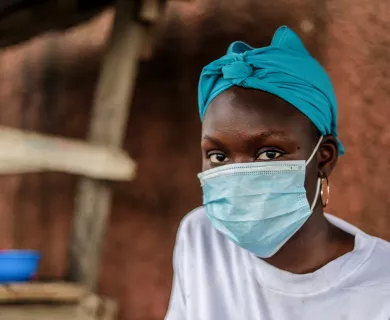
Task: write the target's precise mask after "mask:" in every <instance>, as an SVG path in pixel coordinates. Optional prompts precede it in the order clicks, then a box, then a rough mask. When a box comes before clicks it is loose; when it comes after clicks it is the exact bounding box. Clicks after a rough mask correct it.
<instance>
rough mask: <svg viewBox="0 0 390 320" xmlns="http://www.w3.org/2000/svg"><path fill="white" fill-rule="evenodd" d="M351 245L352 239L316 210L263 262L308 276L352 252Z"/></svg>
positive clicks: (352, 245)
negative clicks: (307, 274)
mask: <svg viewBox="0 0 390 320" xmlns="http://www.w3.org/2000/svg"><path fill="white" fill-rule="evenodd" d="M354 242H355V240H354V236H352V235H351V234H349V233H347V232H345V231H343V230H341V229H339V228H337V227H335V226H334V225H332V224H331V223H330V222H329V221H328V220H327V219H326V218H325V216H324V215H323V212H322V208H321V207H317V208H316V209H315V211H314V212H313V214H312V215H311V217H310V218H309V220H308V221H307V222H306V223H305V224H304V225H303V226H302V228H301V229H300V230H299V231H298V232H297V233H296V234H295V235H294V236H293V237H292V238H291V239H290V240H289V241H288V242H287V243H286V244H285V245H284V246H283V247H282V248H281V249H280V250H279V251H278V252H277V253H276V254H275V255H274V256H272V257H270V258H267V259H264V260H265V261H266V262H268V263H269V264H271V265H273V266H275V267H277V268H278V269H282V270H285V271H288V272H291V273H296V274H305V273H311V272H314V271H316V270H318V269H320V268H322V267H323V266H324V265H326V264H327V263H329V262H330V261H332V260H335V259H337V258H338V257H340V256H342V255H344V254H346V253H347V252H350V251H352V250H353V247H354Z"/></svg>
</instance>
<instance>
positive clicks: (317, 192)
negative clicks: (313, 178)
mask: <svg viewBox="0 0 390 320" xmlns="http://www.w3.org/2000/svg"><path fill="white" fill-rule="evenodd" d="M320 189H321V178H318V180H317V189H316V195H315V197H314V200H313V203H312V204H311V207H310V211H311V213H313V209H314V207H315V206H316V203H317V201H318V196H319V195H320Z"/></svg>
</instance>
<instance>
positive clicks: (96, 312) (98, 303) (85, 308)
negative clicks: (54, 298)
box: [0, 295, 118, 320]
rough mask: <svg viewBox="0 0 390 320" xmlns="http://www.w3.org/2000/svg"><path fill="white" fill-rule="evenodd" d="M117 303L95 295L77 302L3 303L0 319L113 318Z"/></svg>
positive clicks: (82, 319) (64, 319)
mask: <svg viewBox="0 0 390 320" xmlns="http://www.w3.org/2000/svg"><path fill="white" fill-rule="evenodd" d="M117 317H118V307H117V304H116V303H115V302H114V301H112V300H110V299H105V298H101V297H98V296H95V295H90V296H87V297H85V298H84V299H83V300H81V302H80V303H79V304H71V305H69V304H53V303H51V304H17V305H12V304H8V305H7V304H3V305H0V319H1V320H3V319H4V320H37V319H39V320H53V319H55V320H115V319H117Z"/></svg>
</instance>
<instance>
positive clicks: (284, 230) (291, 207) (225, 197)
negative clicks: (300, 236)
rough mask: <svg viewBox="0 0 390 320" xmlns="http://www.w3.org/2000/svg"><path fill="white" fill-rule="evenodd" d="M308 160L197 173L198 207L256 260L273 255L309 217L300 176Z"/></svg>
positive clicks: (310, 207)
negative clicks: (200, 190) (200, 203)
mask: <svg viewBox="0 0 390 320" xmlns="http://www.w3.org/2000/svg"><path fill="white" fill-rule="evenodd" d="M321 141H322V137H321V138H320V140H319V141H318V143H317V145H316V147H315V149H314V151H313V153H312V155H311V156H310V158H309V159H308V160H307V161H305V160H298V161H267V162H251V163H239V164H231V165H224V166H221V167H218V168H213V169H209V170H206V171H204V172H202V173H199V174H198V177H199V179H200V181H201V185H202V188H203V204H204V206H205V208H206V213H207V216H208V218H209V219H210V221H211V223H212V225H213V226H214V227H215V228H216V229H218V230H219V231H220V232H222V233H223V234H225V235H226V236H227V237H228V238H230V239H231V240H232V241H233V242H235V243H236V244H237V245H239V246H240V247H242V248H244V249H246V250H249V251H251V252H252V253H254V254H255V255H256V256H258V257H261V258H269V257H271V256H273V255H274V254H275V253H276V252H277V251H278V250H279V249H280V248H281V247H282V246H283V245H284V244H285V243H286V242H287V241H288V240H289V239H290V238H291V237H292V236H293V235H294V234H295V233H296V232H297V231H298V230H299V229H300V228H301V227H302V225H303V224H304V223H305V222H306V221H307V219H308V218H309V217H310V215H311V213H312V212H313V209H314V207H315V204H316V203H317V200H318V196H319V193H320V186H321V179H318V183H317V191H316V194H315V197H314V201H313V203H312V205H311V206H310V205H309V202H308V200H307V197H306V189H305V173H306V166H307V164H308V163H309V162H310V161H311V160H312V159H313V157H314V156H315V154H316V152H317V150H318V148H319V146H320V143H321Z"/></svg>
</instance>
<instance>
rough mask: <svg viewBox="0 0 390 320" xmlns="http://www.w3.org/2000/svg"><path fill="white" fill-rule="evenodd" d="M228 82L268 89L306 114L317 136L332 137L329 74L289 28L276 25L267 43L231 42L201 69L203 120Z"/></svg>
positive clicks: (334, 128)
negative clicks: (257, 46)
mask: <svg viewBox="0 0 390 320" xmlns="http://www.w3.org/2000/svg"><path fill="white" fill-rule="evenodd" d="M233 86H240V87H243V88H252V89H259V90H263V91H267V92H269V93H272V94H274V95H276V96H278V97H280V98H282V99H284V100H285V101H287V102H289V103H290V104H291V105H293V106H295V107H296V108H297V109H298V110H300V111H301V112H302V113H303V114H305V115H306V116H307V117H308V118H309V119H310V120H311V121H312V122H313V123H314V125H315V126H316V127H317V128H318V130H319V131H320V133H321V134H322V135H324V136H326V135H329V134H331V135H333V136H335V137H336V138H337V101H336V97H335V93H334V90H333V86H332V83H331V81H330V79H329V76H328V74H327V73H326V71H325V70H324V68H323V67H322V66H321V65H320V64H319V63H318V62H317V61H316V60H315V59H314V58H313V57H312V56H311V55H310V54H309V52H308V51H307V50H306V49H305V47H304V45H303V43H302V41H301V40H300V39H299V37H298V36H297V34H296V33H294V32H293V31H292V30H291V29H289V28H288V27H286V26H283V27H280V28H279V29H278V30H277V31H276V32H275V34H274V37H273V39H272V42H271V45H270V46H267V47H263V48H257V49H256V48H252V47H251V46H249V45H247V44H246V43H244V42H240V41H238V42H233V43H232V44H231V45H230V46H229V49H228V51H227V54H226V55H225V56H223V57H221V58H220V59H218V60H215V61H213V62H212V63H210V64H209V65H207V66H206V67H204V68H203V71H202V73H201V76H200V80H199V88H198V103H199V112H200V117H201V119H202V120H203V118H204V115H205V113H206V110H207V107H208V105H209V104H210V102H211V101H212V100H213V99H214V98H215V97H216V96H217V95H219V94H220V93H222V92H223V91H225V90H227V89H229V88H231V87H233ZM343 153H344V148H343V146H342V144H341V143H340V141H339V154H340V155H342V154H343Z"/></svg>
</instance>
